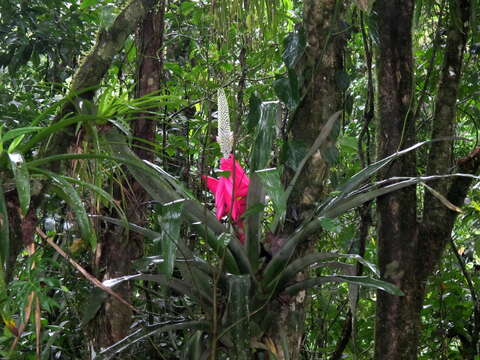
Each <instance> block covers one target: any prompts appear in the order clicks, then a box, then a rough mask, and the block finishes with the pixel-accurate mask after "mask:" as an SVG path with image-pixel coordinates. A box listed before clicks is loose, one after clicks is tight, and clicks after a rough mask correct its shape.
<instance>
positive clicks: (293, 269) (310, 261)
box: [279, 253, 380, 288]
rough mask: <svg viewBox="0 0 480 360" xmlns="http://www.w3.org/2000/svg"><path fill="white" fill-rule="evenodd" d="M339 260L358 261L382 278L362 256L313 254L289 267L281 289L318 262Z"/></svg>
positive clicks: (282, 280)
mask: <svg viewBox="0 0 480 360" xmlns="http://www.w3.org/2000/svg"><path fill="white" fill-rule="evenodd" d="M338 258H344V259H353V260H356V261H358V262H360V263H361V264H363V265H365V266H366V267H368V268H369V269H370V270H371V271H372V272H373V273H374V274H375V275H377V276H380V273H379V271H378V269H377V267H376V266H375V265H374V264H372V263H370V262H368V261H366V260H365V259H364V258H362V257H361V256H360V255H357V254H336V253H313V254H308V255H306V256H304V257H302V258H299V259H296V260H295V261H293V262H292V263H291V264H290V265H288V266H287V268H286V269H285V271H284V272H283V274H282V277H281V279H280V283H279V287H280V288H281V287H282V285H283V284H287V283H288V282H289V281H291V280H293V279H294V278H295V276H296V275H297V273H299V272H300V271H303V270H305V269H306V268H309V267H311V266H312V265H315V264H316V263H318V262H321V261H325V260H329V259H338Z"/></svg>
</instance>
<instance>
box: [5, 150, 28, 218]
mask: <svg viewBox="0 0 480 360" xmlns="http://www.w3.org/2000/svg"><path fill="white" fill-rule="evenodd" d="M8 157H9V159H10V166H11V168H12V172H13V176H14V177H15V185H16V187H17V194H18V200H19V202H20V209H21V210H22V213H23V215H26V214H27V211H28V208H29V206H30V174H29V173H28V168H27V166H26V164H25V160H24V159H23V156H22V154H20V153H12V154H8Z"/></svg>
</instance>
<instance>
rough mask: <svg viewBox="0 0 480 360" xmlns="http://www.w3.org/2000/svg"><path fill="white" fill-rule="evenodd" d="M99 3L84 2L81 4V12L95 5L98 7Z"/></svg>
mask: <svg viewBox="0 0 480 360" xmlns="http://www.w3.org/2000/svg"><path fill="white" fill-rule="evenodd" d="M97 3H98V0H83V1H82V2H81V3H80V9H81V10H84V9H86V8H89V7H91V6H93V5H96V4H97Z"/></svg>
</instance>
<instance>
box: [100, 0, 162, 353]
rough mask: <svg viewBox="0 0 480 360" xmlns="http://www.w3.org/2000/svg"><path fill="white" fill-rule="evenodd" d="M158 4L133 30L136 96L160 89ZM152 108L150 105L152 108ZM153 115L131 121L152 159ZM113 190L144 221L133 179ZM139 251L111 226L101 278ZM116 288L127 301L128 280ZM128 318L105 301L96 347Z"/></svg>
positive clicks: (115, 337) (142, 195)
mask: <svg viewBox="0 0 480 360" xmlns="http://www.w3.org/2000/svg"><path fill="white" fill-rule="evenodd" d="M157 6H158V8H155V9H152V10H151V11H150V12H149V13H148V14H147V16H146V17H145V18H144V20H143V22H142V23H141V25H140V27H139V29H138V33H137V48H138V53H139V63H138V76H137V87H136V96H137V97H141V96H144V95H147V94H150V93H152V92H155V91H157V90H159V89H160V84H161V83H160V81H161V74H162V65H163V62H162V48H163V29H164V11H165V2H164V1H163V0H161V1H159V2H158V4H157ZM152 110H153V109H152ZM154 120H155V119H153V118H152V115H151V114H148V113H143V114H139V115H138V117H137V119H136V120H135V121H134V122H133V124H132V128H133V136H134V138H135V139H137V140H134V151H135V152H136V153H137V155H138V156H139V157H140V158H141V159H144V160H149V161H152V160H153V158H154V154H153V152H152V149H148V145H146V144H145V143H144V142H142V141H141V140H140V139H144V140H146V141H148V142H153V141H154V139H155V129H156V126H155V121H154ZM128 183H129V184H124V186H122V188H117V192H118V193H120V191H126V190H125V189H128V188H130V189H131V191H130V192H129V191H128V190H127V193H126V194H124V196H125V195H126V197H127V199H128V200H127V203H126V205H127V208H126V211H125V214H126V216H127V218H128V220H129V221H130V222H132V223H135V224H138V225H140V226H142V225H144V223H145V222H146V212H145V201H146V200H147V199H148V196H147V193H146V192H145V190H144V189H143V188H142V186H141V185H140V184H138V183H137V182H136V181H135V180H134V179H132V178H130V179H129V180H128ZM142 254H143V237H142V236H141V235H140V234H138V233H135V232H130V233H129V234H126V233H125V232H124V230H123V229H121V228H119V227H115V226H111V227H109V228H108V229H107V231H106V232H105V235H104V237H103V239H102V248H101V257H100V267H101V268H104V269H105V274H104V279H110V278H115V277H120V276H124V275H126V274H129V273H131V271H132V269H131V263H132V261H133V260H135V259H137V258H139V257H140V256H142ZM116 291H117V292H118V293H119V294H120V295H121V296H122V297H123V298H124V299H126V300H127V301H129V300H130V299H131V288H130V284H129V283H123V284H121V285H120V286H119V287H118V288H116ZM131 321H132V313H131V310H130V309H129V308H128V307H127V306H125V305H124V304H122V303H121V302H119V301H118V300H116V299H113V298H109V299H108V300H107V301H106V302H105V307H104V313H103V314H102V315H101V316H100V318H99V327H98V330H97V334H96V335H97V338H96V343H97V346H99V347H105V346H108V345H111V344H113V343H115V342H117V341H119V340H121V339H122V338H124V337H125V336H126V335H127V334H128V330H129V327H130V324H131Z"/></svg>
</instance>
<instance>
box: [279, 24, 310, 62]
mask: <svg viewBox="0 0 480 360" xmlns="http://www.w3.org/2000/svg"><path fill="white" fill-rule="evenodd" d="M283 46H284V48H285V50H284V52H283V54H282V58H283V62H284V63H285V65H286V66H287V68H289V69H293V68H295V65H296V64H297V63H298V61H299V60H300V58H301V57H302V55H303V53H304V51H305V46H306V39H305V33H304V31H303V30H302V29H301V30H299V31H294V32H291V33H289V34H288V35H287V36H286V37H285V39H284V40H283Z"/></svg>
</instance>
